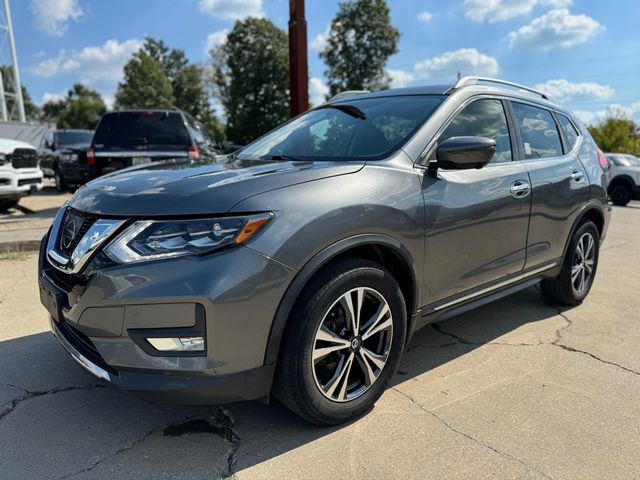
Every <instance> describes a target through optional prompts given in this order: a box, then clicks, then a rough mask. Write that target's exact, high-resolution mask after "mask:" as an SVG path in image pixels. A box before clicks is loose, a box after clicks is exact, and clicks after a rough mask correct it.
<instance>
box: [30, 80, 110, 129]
mask: <svg viewBox="0 0 640 480" xmlns="http://www.w3.org/2000/svg"><path fill="white" fill-rule="evenodd" d="M63 102H64V107H63V108H62V109H61V110H60V111H59V112H58V114H57V116H56V118H55V121H56V124H57V126H58V128H86V129H94V128H96V126H97V125H98V122H99V121H100V119H101V118H102V116H103V115H104V114H105V112H106V111H107V106H106V105H105V103H104V100H102V96H101V95H100V94H99V93H98V92H96V91H95V90H91V89H89V88H87V87H86V86H84V85H82V84H81V83H76V84H75V85H74V86H73V87H72V88H71V90H69V91H68V92H67V98H66V99H65V100H64V101H63ZM52 107H53V108H51V107H49V110H51V109H53V110H54V111H55V108H56V107H57V105H53V106H52ZM43 109H44V107H43Z"/></svg>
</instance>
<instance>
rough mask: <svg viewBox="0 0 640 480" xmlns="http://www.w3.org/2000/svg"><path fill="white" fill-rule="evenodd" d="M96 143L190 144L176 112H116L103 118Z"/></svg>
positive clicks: (126, 145)
mask: <svg viewBox="0 0 640 480" xmlns="http://www.w3.org/2000/svg"><path fill="white" fill-rule="evenodd" d="M93 143H94V145H95V146H96V147H103V146H124V147H131V146H138V147H139V146H162V147H166V146H176V147H177V146H179V147H188V146H190V145H191V141H190V138H189V133H188V132H187V127H186V126H185V124H184V121H183V120H182V116H181V115H180V114H179V113H177V112H153V111H149V112H113V113H108V114H107V115H105V116H104V117H103V118H102V121H101V122H100V125H98V130H96V135H95V137H94V140H93Z"/></svg>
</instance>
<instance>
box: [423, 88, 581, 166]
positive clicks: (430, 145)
mask: <svg viewBox="0 0 640 480" xmlns="http://www.w3.org/2000/svg"><path fill="white" fill-rule="evenodd" d="M485 98H488V99H493V100H507V101H509V102H516V103H524V104H528V105H531V106H532V107H537V108H541V109H543V110H547V111H549V112H556V113H559V114H562V115H564V116H565V117H568V118H569V119H570V120H571V123H572V124H573V125H574V127H575V122H574V121H573V119H572V118H571V116H570V115H568V114H567V113H566V112H564V111H562V110H560V109H557V108H551V107H549V106H547V105H544V104H540V103H536V102H534V101H531V100H526V99H523V98H520V97H516V96H511V95H505V94H503V93H500V94H498V93H496V94H491V93H479V94H477V95H472V96H470V97H469V98H467V99H466V100H465V101H463V102H462V103H461V104H460V105H458V108H456V109H455V110H454V111H453V113H452V114H451V115H450V116H449V118H447V120H446V121H445V122H443V123H442V125H440V127H439V128H438V130H437V131H436V133H435V134H434V135H433V137H432V138H431V140H429V143H427V146H426V147H425V148H424V149H423V150H422V152H420V155H418V158H417V160H416V161H415V162H414V166H417V167H419V168H427V165H424V164H423V163H422V162H423V161H424V159H425V158H426V156H427V155H428V153H429V151H430V150H431V149H432V148H433V146H434V144H435V143H436V141H437V140H438V138H439V137H440V135H441V134H442V133H443V132H444V131H445V130H446V128H447V127H448V126H449V124H450V123H451V122H453V119H454V118H455V117H456V115H458V114H459V113H460V112H461V111H462V110H463V109H464V108H465V107H466V106H467V105H469V104H470V103H471V102H474V101H476V100H481V99H485ZM505 116H506V117H507V121H508V114H507V113H506V112H505ZM514 127H515V128H516V129H517V128H518V126H517V125H514ZM576 130H578V133H579V138H578V141H577V142H576V144H575V145H574V147H573V149H571V151H570V152H567V153H565V154H563V155H560V156H558V157H546V158H529V159H524V158H523V159H513V160H512V161H513V162H531V161H539V160H549V159H551V158H563V157H568V156H570V155H573V154H576V152H577V151H578V147H579V146H580V145H581V144H582V141H583V139H584V136H583V135H582V131H581V130H580V129H579V128H577V127H576ZM559 134H560V132H558V135H559ZM512 140H513V139H512ZM512 147H513V145H512ZM489 166H491V164H489V165H487V166H486V167H489ZM486 167H485V168H486Z"/></svg>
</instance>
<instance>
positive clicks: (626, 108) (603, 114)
mask: <svg viewBox="0 0 640 480" xmlns="http://www.w3.org/2000/svg"><path fill="white" fill-rule="evenodd" d="M573 113H574V114H575V115H576V117H578V118H579V119H580V121H581V122H582V123H584V124H585V125H595V124H597V123H599V122H601V121H602V120H604V119H606V118H608V117H612V116H619V115H623V116H624V117H626V118H631V119H633V120H635V121H636V122H638V121H640V101H638V102H634V103H631V104H629V105H620V104H619V103H611V104H609V105H607V107H606V108H603V109H600V110H574V111H573Z"/></svg>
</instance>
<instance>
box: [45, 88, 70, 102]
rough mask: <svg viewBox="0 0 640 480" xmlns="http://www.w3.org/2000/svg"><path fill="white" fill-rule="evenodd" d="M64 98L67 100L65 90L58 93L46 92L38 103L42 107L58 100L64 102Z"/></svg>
mask: <svg viewBox="0 0 640 480" xmlns="http://www.w3.org/2000/svg"><path fill="white" fill-rule="evenodd" d="M65 98H67V91H66V90H65V91H64V92H60V93H49V92H46V93H45V94H44V95H42V100H41V101H40V105H43V104H45V103H47V102H59V101H60V100H64V99H65Z"/></svg>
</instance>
